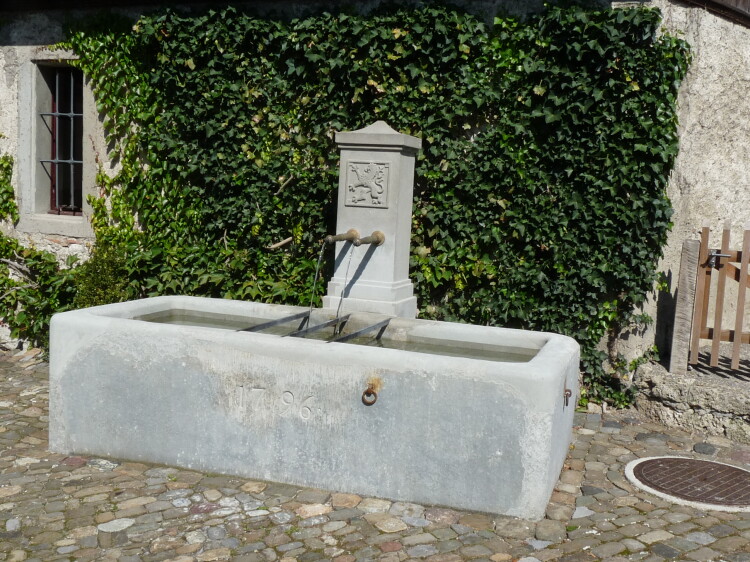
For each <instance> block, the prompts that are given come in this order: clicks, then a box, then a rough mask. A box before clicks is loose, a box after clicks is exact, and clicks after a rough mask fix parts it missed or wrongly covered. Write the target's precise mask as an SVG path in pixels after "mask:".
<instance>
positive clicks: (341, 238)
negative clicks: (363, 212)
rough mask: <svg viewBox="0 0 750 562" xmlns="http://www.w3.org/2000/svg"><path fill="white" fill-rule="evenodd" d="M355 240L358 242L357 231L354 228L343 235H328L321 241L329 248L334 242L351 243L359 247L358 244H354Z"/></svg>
mask: <svg viewBox="0 0 750 562" xmlns="http://www.w3.org/2000/svg"><path fill="white" fill-rule="evenodd" d="M357 240H359V231H358V230H355V229H354V228H350V229H349V230H347V231H346V232H344V233H343V234H329V235H328V236H326V237H325V238H324V239H323V241H324V242H325V243H326V244H328V245H329V246H330V245H331V244H335V243H336V242H352V243H354V244H355V246H359V244H356V241H357Z"/></svg>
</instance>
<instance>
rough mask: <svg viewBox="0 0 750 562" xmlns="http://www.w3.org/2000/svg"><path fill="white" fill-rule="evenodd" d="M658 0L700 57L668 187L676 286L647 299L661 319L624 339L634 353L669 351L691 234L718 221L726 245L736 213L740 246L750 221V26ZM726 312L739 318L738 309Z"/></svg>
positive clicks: (685, 96)
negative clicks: (727, 229)
mask: <svg viewBox="0 0 750 562" xmlns="http://www.w3.org/2000/svg"><path fill="white" fill-rule="evenodd" d="M651 5H653V6H655V7H658V8H660V9H661V11H662V15H663V27H664V29H665V30H666V31H668V32H669V33H671V34H673V35H677V36H679V37H682V38H684V39H685V40H687V42H688V43H689V44H690V45H691V48H692V56H693V59H692V64H691V66H690V70H689V72H688V75H687V78H686V80H685V81H684V82H683V84H682V86H681V88H680V95H679V120H680V126H679V135H680V152H679V155H678V157H677V160H676V162H675V168H674V171H673V173H672V177H671V180H670V184H669V189H668V193H669V197H670V198H671V200H672V205H673V207H674V215H673V217H672V220H673V222H674V228H673V229H672V232H671V233H670V235H669V240H668V243H667V246H666V248H665V250H664V257H663V258H662V259H661V261H660V265H659V271H662V272H664V274H665V275H666V278H667V281H668V284H669V292H663V293H662V292H660V293H655V294H654V295H652V298H651V299H650V300H649V302H648V303H647V305H646V306H645V307H644V312H646V313H648V314H649V315H651V316H652V317H654V318H656V323H655V324H654V325H652V326H650V327H649V328H648V329H647V330H646V332H645V333H640V334H638V333H636V334H626V335H625V338H624V339H623V341H621V342H620V345H619V348H620V350H622V351H624V352H626V353H627V354H629V355H630V356H631V357H632V356H634V355H637V354H638V353H641V352H642V351H643V350H644V349H645V348H647V347H648V346H650V345H652V344H654V343H656V344H657V346H658V347H659V349H660V352H661V355H662V357H669V349H670V343H671V338H672V329H671V328H672V322H673V319H674V298H675V291H676V289H677V279H678V275H679V268H680V253H681V249H682V243H683V241H684V240H686V239H697V238H698V232H699V230H700V228H701V226H702V225H703V224H704V223H705V224H708V225H710V226H711V228H712V236H711V240H710V244H711V245H712V246H713V245H715V246H716V247H718V246H719V245H720V236H721V228H722V226H723V224H724V221H725V220H730V221H731V223H732V240H733V244H732V246H733V247H736V248H739V246H740V245H741V240H742V234H741V231H742V226H743V225H744V224H745V223H747V222H748V221H750V98H749V97H748V96H747V93H746V92H747V88H748V82H750V29H749V28H747V27H744V26H742V25H739V24H737V23H733V22H732V21H730V20H727V19H724V18H722V17H719V16H716V15H714V14H712V13H710V12H707V11H706V10H703V9H700V8H697V7H691V6H687V5H685V4H681V3H677V2H672V1H669V0H654V1H653V2H651ZM730 285H731V284H729V285H728V287H730ZM727 314H728V315H727ZM725 318H732V319H733V318H734V313H733V311H732V310H731V309H729V310H728V312H725Z"/></svg>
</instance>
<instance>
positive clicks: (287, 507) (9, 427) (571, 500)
mask: <svg viewBox="0 0 750 562" xmlns="http://www.w3.org/2000/svg"><path fill="white" fill-rule="evenodd" d="M35 353H36V352H33V351H32V352H26V353H22V354H16V355H14V356H11V355H9V354H5V355H2V354H0V560H13V561H19V560H43V561H47V560H113V561H115V560H118V561H123V562H125V561H136V560H178V561H192V560H194V561H208V560H237V561H244V562H253V561H266V560H268V561H273V560H279V561H283V562H291V561H294V560H299V561H305V560H337V561H339V562H352V561H354V560H389V561H396V560H399V561H400V560H428V561H435V562H437V561H446V562H448V561H459V560H492V561H496V562H497V561H504V560H521V561H523V562H535V561H542V562H544V561H547V560H559V561H566V562H578V561H586V560H607V561H610V562H619V561H624V560H647V561H653V562H655V561H659V560H725V561H731V562H744V561H750V514H732V513H721V512H712V511H710V512H704V511H699V510H697V509H693V508H689V507H684V506H679V505H675V504H670V503H667V502H665V501H663V500H660V499H658V498H655V497H653V496H651V495H649V494H647V493H642V492H639V491H636V490H634V489H633V488H632V487H631V486H630V485H629V484H628V483H627V481H626V480H625V478H624V476H623V467H624V465H625V463H627V462H628V461H630V460H632V459H635V458H637V457H644V456H653V455H659V454H665V453H668V454H676V455H685V456H693V457H697V458H717V459H720V460H723V461H725V462H729V463H732V464H736V465H738V466H747V465H748V463H750V447H746V446H740V445H738V444H734V443H731V442H729V441H727V440H724V439H720V438H708V439H705V438H704V437H702V436H691V435H688V434H685V433H681V432H679V431H675V430H667V429H665V428H663V427H661V426H658V425H655V424H652V423H648V422H646V421H644V420H641V419H639V418H638V414H637V413H636V412H632V411H631V412H618V413H612V414H605V415H604V416H603V417H602V416H601V415H592V414H588V415H585V414H578V415H577V417H576V423H577V426H576V430H575V440H574V444H573V445H572V446H571V452H570V455H569V457H568V460H567V462H566V465H565V468H564V470H563V473H562V474H561V476H560V481H559V482H558V484H557V488H556V490H555V492H554V494H553V496H552V499H551V502H550V504H549V507H548V510H547V518H546V519H544V520H542V521H539V522H528V521H522V520H518V519H514V518H509V517H498V516H491V515H486V514H478V513H468V512H461V511H455V510H451V509H444V508H436V507H430V506H421V505H415V504H410V503H400V502H390V501H385V500H381V499H375V498H366V497H365V498H362V497H359V496H356V495H352V494H341V493H335V492H328V491H323V490H312V489H301V488H298V487H295V486H288V485H283V484H275V483H268V482H255V481H249V480H246V479H243V478H236V477H231V476H219V475H215V474H202V473H198V472H193V471H189V470H181V469H177V468H167V467H163V466H156V465H149V464H143V463H134V462H125V461H118V460H113V459H100V458H89V457H79V456H74V457H67V456H65V455H59V454H54V453H50V452H48V451H47V421H48V418H47V403H48V384H47V373H48V369H47V365H46V363H44V362H42V361H41V360H40V358H39V356H38V355H35ZM95 430H96V429H95V428H92V431H95Z"/></svg>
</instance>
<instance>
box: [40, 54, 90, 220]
mask: <svg viewBox="0 0 750 562" xmlns="http://www.w3.org/2000/svg"><path fill="white" fill-rule="evenodd" d="M40 70H41V74H42V77H43V78H44V81H45V82H46V83H47V87H48V88H49V93H50V96H49V98H50V99H49V101H50V107H49V111H46V112H42V113H40V114H39V118H40V119H41V121H42V123H43V124H44V127H43V128H40V129H38V131H39V130H41V131H43V130H44V129H46V130H47V131H48V133H49V141H50V153H49V157H48V158H43V159H40V163H41V164H42V166H43V167H44V171H45V173H46V174H47V176H48V177H49V182H50V184H49V211H48V213H50V214H54V215H75V216H80V215H81V214H82V208H83V186H82V176H83V74H82V73H81V71H80V70H77V69H74V68H69V67H46V68H44V67H40Z"/></svg>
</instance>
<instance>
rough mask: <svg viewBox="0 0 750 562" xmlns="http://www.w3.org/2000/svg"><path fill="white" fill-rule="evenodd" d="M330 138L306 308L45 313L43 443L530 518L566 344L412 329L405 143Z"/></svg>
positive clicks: (391, 135)
mask: <svg viewBox="0 0 750 562" xmlns="http://www.w3.org/2000/svg"><path fill="white" fill-rule="evenodd" d="M336 140H337V142H338V143H339V145H340V146H341V169H340V182H339V209H338V211H339V215H338V229H337V232H339V233H343V235H341V236H333V239H332V241H334V240H337V241H336V242H335V243H336V248H335V252H336V258H335V259H336V265H335V272H334V275H333V278H332V279H331V282H330V283H329V285H328V295H327V296H326V297H325V299H324V306H323V308H322V309H318V310H313V311H312V312H310V311H309V310H308V309H306V308H302V307H293V306H282V305H268V304H262V303H254V302H240V301H228V300H222V299H203V298H196V297H180V296H174V297H157V298H152V299H144V300H140V301H133V302H126V303H118V304H112V305H106V306H100V307H94V308H89V309H83V310H76V311H70V312H64V313H61V314H57V315H55V316H54V318H53V320H52V326H51V335H50V449H51V450H53V451H56V452H60V453H65V454H90V455H98V456H109V457H116V458H124V459H131V460H139V461H148V462H155V463H164V464H169V465H175V466H181V467H186V468H191V469H197V470H204V471H215V472H223V473H228V474H236V475H240V476H245V477H250V478H255V479H263V480H271V481H277V482H286V483H290V484H294V485H299V486H311V487H317V488H325V489H329V490H336V491H341V492H351V493H357V494H362V495H369V496H376V497H383V498H389V499H393V500H401V501H410V502H417V503H422V504H428V505H447V506H453V507H457V508H462V509H471V510H477V511H485V512H492V513H501V514H508V515H516V516H519V517H524V518H530V519H535V518H540V517H542V516H543V515H544V511H545V508H546V505H547V502H548V500H549V497H550V494H551V493H552V489H553V487H554V485H555V482H556V481H557V478H558V476H559V473H560V470H561V468H562V464H563V461H564V459H565V457H566V454H567V451H568V445H569V443H570V438H571V431H572V419H573V410H574V406H575V399H576V395H577V384H578V363H579V349H578V344H577V343H576V342H575V341H574V340H572V339H570V338H568V337H565V336H561V335H557V334H550V333H540V332H528V331H521V330H510V329H505V328H496V327H487V326H473V325H468V324H454V323H447V322H434V321H426V320H416V319H414V316H415V314H416V310H417V305H416V299H415V298H414V295H413V288H412V284H411V282H410V281H409V279H408V256H409V233H410V223H411V200H412V180H413V174H414V158H415V155H416V153H417V150H418V149H419V147H420V141H419V139H416V138H414V137H411V136H408V135H402V134H399V133H397V132H396V131H393V130H392V129H391V128H390V127H388V126H387V125H386V124H385V123H382V122H378V123H375V124H374V125H371V126H370V127H366V128H365V129H362V130H360V131H353V132H344V133H339V134H338V135H337V136H336ZM342 299H343V300H342Z"/></svg>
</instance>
